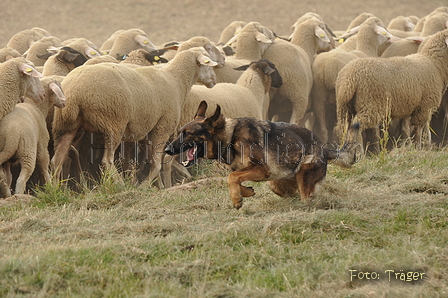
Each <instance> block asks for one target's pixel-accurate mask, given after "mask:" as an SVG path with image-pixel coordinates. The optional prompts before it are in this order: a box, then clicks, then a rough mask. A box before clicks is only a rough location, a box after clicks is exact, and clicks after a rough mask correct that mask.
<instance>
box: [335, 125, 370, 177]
mask: <svg viewBox="0 0 448 298" xmlns="http://www.w3.org/2000/svg"><path fill="white" fill-rule="evenodd" d="M359 129H360V128H359V123H354V124H352V125H351V126H350V127H349V129H348V131H347V135H346V138H345V142H344V145H343V146H342V148H341V149H340V150H331V149H327V153H328V155H327V162H328V163H333V164H335V165H338V166H341V167H346V168H348V167H351V166H352V165H353V164H354V163H356V162H357V161H358V160H359V156H358V157H357V155H356V154H357V153H359V154H362V147H361V146H360V143H358V135H359Z"/></svg>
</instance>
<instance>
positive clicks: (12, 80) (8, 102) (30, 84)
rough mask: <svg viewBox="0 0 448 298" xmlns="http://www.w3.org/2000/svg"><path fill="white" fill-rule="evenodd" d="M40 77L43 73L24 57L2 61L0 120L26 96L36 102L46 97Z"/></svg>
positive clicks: (0, 65)
mask: <svg viewBox="0 0 448 298" xmlns="http://www.w3.org/2000/svg"><path fill="white" fill-rule="evenodd" d="M40 77H42V74H41V73H40V72H38V71H37V70H36V69H35V68H34V67H33V66H32V65H31V64H29V62H28V61H27V60H26V59H25V58H23V57H18V58H12V59H9V60H7V61H6V62H3V63H0V120H1V119H3V117H4V116H5V115H6V114H8V113H10V112H11V111H12V110H13V108H14V106H15V105H16V104H17V102H19V100H23V99H24V98H25V96H26V97H29V98H31V99H33V100H34V101H36V102H41V101H42V100H43V99H44V96H45V93H44V89H43V87H42V84H41V82H40V80H39V78H40Z"/></svg>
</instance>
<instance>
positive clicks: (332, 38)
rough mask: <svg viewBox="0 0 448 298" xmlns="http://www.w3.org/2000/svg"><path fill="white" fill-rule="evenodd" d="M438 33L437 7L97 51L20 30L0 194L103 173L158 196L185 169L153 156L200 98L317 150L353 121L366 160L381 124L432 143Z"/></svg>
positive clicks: (437, 112) (440, 57)
mask: <svg viewBox="0 0 448 298" xmlns="http://www.w3.org/2000/svg"><path fill="white" fill-rule="evenodd" d="M447 28H448V7H439V8H437V9H435V10H434V11H433V12H432V13H431V14H428V15H427V16H424V17H422V18H417V17H415V16H407V17H405V16H397V17H396V18H395V19H393V20H391V21H390V22H389V24H388V25H387V26H386V25H385V24H383V22H382V21H381V20H380V19H379V18H378V17H376V16H374V15H372V14H370V13H363V14H360V15H359V16H358V17H357V18H356V19H354V20H353V21H352V22H351V23H350V24H349V26H348V28H347V30H344V31H339V32H337V31H332V30H331V28H329V26H328V25H327V24H326V23H325V22H324V20H323V19H322V18H321V17H320V16H319V15H318V14H316V13H311V12H309V13H305V14H304V15H302V16H301V17H300V18H299V19H298V20H297V22H295V23H294V24H293V25H292V27H291V30H292V34H291V35H290V36H289V37H281V36H277V35H276V34H275V33H274V32H273V31H271V30H270V29H269V28H267V27H265V26H263V25H262V24H260V23H258V22H248V23H246V22H242V21H234V22H232V23H230V24H229V25H228V26H227V27H226V28H224V29H223V31H222V34H221V36H220V39H219V40H218V41H216V42H213V41H211V40H209V39H208V38H206V37H203V36H194V37H192V38H191V39H189V40H186V41H180V42H169V43H166V44H164V45H160V46H156V45H154V44H153V43H152V42H151V41H150V40H149V39H148V37H147V35H146V34H145V32H144V31H142V30H140V29H129V30H119V31H116V32H114V33H113V34H112V35H111V36H110V37H109V38H107V39H106V40H105V41H104V43H103V44H102V45H101V46H100V47H99V48H98V47H97V46H96V45H94V44H93V43H92V42H90V41H89V40H87V39H85V38H74V39H70V40H65V41H60V40H59V39H58V38H57V37H54V36H51V34H50V33H49V32H47V31H46V30H44V29H42V28H38V27H35V28H31V29H28V30H24V31H22V32H19V33H17V34H15V35H13V36H12V37H11V39H10V40H9V42H8V44H7V45H6V46H5V47H4V48H1V49H0V62H1V64H0V73H1V75H0V90H1V92H0V120H1V121H0V165H1V168H0V192H1V195H2V196H3V197H8V196H11V188H15V191H14V193H16V194H20V193H24V192H26V184H27V182H28V181H29V180H30V179H34V180H36V181H39V182H41V183H49V182H50V180H52V179H51V178H50V177H51V175H50V169H51V173H52V175H53V180H55V182H56V183H57V182H58V181H60V179H65V178H71V177H74V178H75V179H79V177H80V176H81V174H82V173H83V172H88V173H90V174H91V175H92V176H94V177H95V176H96V175H100V173H101V171H100V168H102V169H103V170H105V171H110V172H111V173H113V174H114V177H117V179H122V175H123V173H131V174H132V175H133V177H134V179H135V180H136V181H138V182H142V183H154V181H156V183H157V184H158V186H159V187H170V186H172V184H173V181H178V180H182V179H183V178H187V177H188V176H189V172H188V171H187V170H186V169H185V168H183V167H182V166H179V162H178V161H177V160H176V159H174V160H171V159H168V158H167V157H166V156H165V154H164V148H165V146H166V144H167V143H168V142H169V141H170V139H172V138H173V137H174V136H175V135H176V133H177V131H178V129H179V128H180V127H182V126H183V125H184V124H186V123H187V122H189V121H191V120H192V119H193V117H194V114H195V112H196V109H197V107H198V104H199V102H201V101H202V100H206V101H207V102H208V103H209V106H211V107H210V110H214V106H215V105H216V104H219V105H220V106H221V107H222V112H223V114H224V115H225V116H227V117H232V118H236V117H255V118H258V119H269V120H272V121H285V122H291V123H295V124H299V125H304V126H306V127H307V128H309V129H311V130H312V131H313V132H315V133H316V134H317V136H318V137H319V138H320V139H321V140H322V141H323V143H330V142H339V140H340V139H341V138H343V137H344V136H343V134H344V132H345V131H346V130H347V127H348V126H349V125H350V124H351V123H355V122H358V123H360V128H361V129H360V135H359V137H358V140H362V144H364V145H366V144H370V147H368V149H370V150H371V151H373V152H375V151H378V149H379V148H378V140H379V138H380V131H381V129H384V127H382V125H384V124H385V123H386V122H385V121H388V120H390V132H391V135H393V136H394V137H397V138H400V137H401V138H402V139H407V138H409V137H412V138H413V140H414V142H415V143H416V145H417V146H420V144H421V141H422V136H424V135H426V136H427V137H430V136H431V134H432V135H434V134H436V136H437V137H438V138H439V141H441V139H442V138H441V136H442V135H444V131H445V130H444V128H445V127H446V125H447V123H448V122H447V120H448V109H447V103H446V101H447V99H446V96H445V90H446V88H447V84H448V29H447ZM430 127H431V128H432V132H430ZM50 158H51V159H50ZM15 163H17V164H20V167H16V166H13V164H15ZM36 165H37V166H38V168H39V170H40V173H41V175H40V177H34V176H33V172H34V169H35V166H36ZM16 177H17V178H16ZM39 179H41V180H39Z"/></svg>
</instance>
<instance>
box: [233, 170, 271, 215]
mask: <svg viewBox="0 0 448 298" xmlns="http://www.w3.org/2000/svg"><path fill="white" fill-rule="evenodd" d="M269 175H270V173H269V170H268V169H267V168H266V167H263V166H261V165H251V166H249V167H246V168H243V169H240V170H238V171H235V172H232V173H230V174H229V177H227V183H228V184H229V191H230V198H231V199H232V203H233V207H235V208H236V209H239V208H241V207H242V206H243V198H242V197H243V196H244V197H246V196H249V195H250V196H251V195H254V194H255V193H254V192H253V189H252V190H251V189H250V188H248V187H245V186H242V185H241V183H242V182H244V181H263V180H266V178H268V177H269Z"/></svg>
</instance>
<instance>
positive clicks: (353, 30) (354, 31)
mask: <svg viewBox="0 0 448 298" xmlns="http://www.w3.org/2000/svg"><path fill="white" fill-rule="evenodd" d="M359 27H360V26H357V27H354V28H352V29H350V30H348V31H347V32H346V33H345V34H342V35H341V36H339V39H347V38H349V37H351V36H353V35H355V34H356V33H358V31H359Z"/></svg>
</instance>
